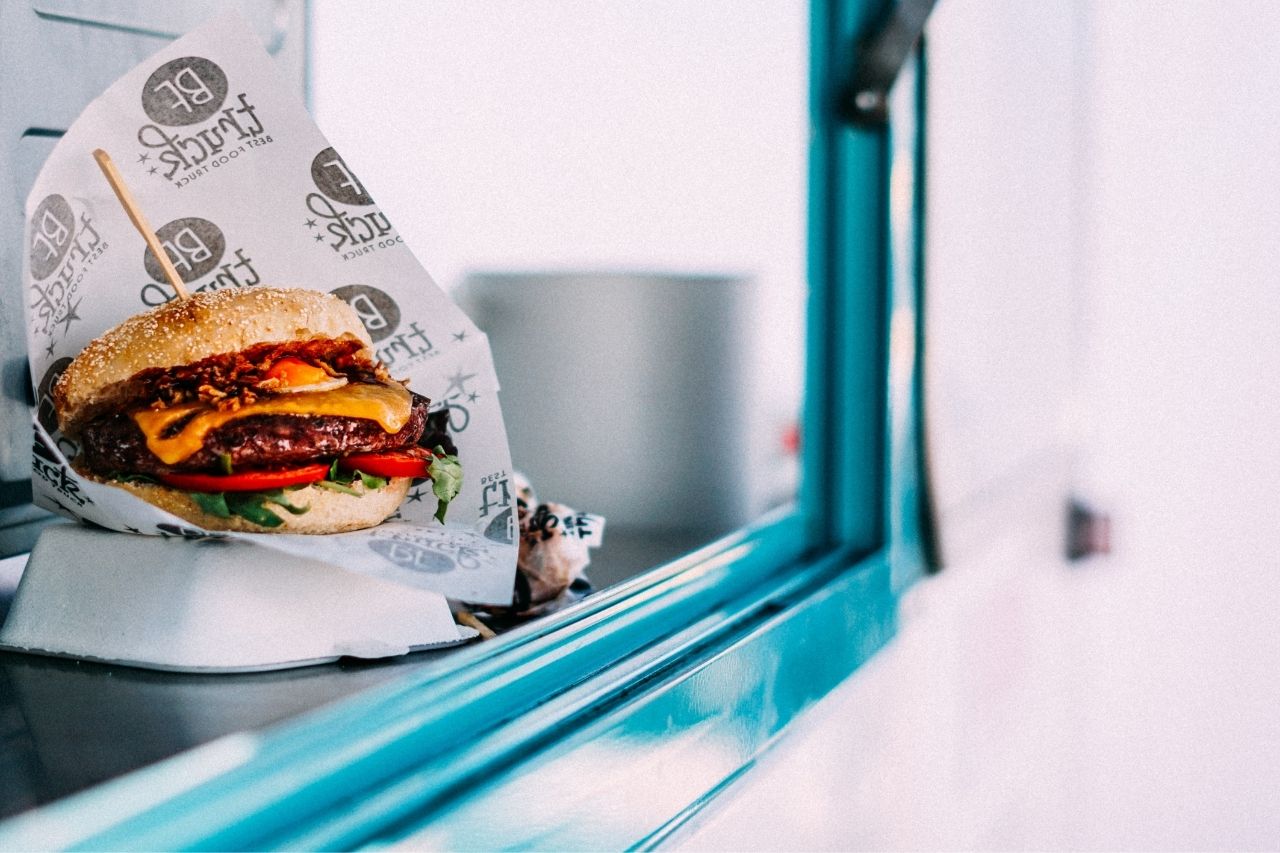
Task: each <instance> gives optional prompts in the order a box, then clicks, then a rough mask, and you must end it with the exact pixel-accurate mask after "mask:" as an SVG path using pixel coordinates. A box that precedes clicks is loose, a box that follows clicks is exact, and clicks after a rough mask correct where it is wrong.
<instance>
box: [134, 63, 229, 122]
mask: <svg viewBox="0 0 1280 853" xmlns="http://www.w3.org/2000/svg"><path fill="white" fill-rule="evenodd" d="M226 99H227V75H226V74H224V73H223V71H222V69H221V68H219V67H218V65H217V63H214V62H211V61H209V60H208V59H205V58H203V57H200V56H184V57H182V58H181V59H173V60H170V61H169V62H166V63H165V64H164V65H161V66H160V67H159V68H157V69H156V70H155V71H154V72H153V73H152V75H151V76H150V77H148V78H147V82H146V83H144V84H143V86H142V111H143V112H145V113H146V114H147V117H148V118H150V119H151V120H152V121H154V122H155V123H156V124H163V125H165V126H167V127H186V126H187V125H189V124H199V123H200V122H202V121H207V120H209V119H210V118H212V117H213V114H214V113H216V112H217V111H218V110H219V108H221V107H222V104H223V102H224V101H226Z"/></svg>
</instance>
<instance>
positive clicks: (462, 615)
mask: <svg viewBox="0 0 1280 853" xmlns="http://www.w3.org/2000/svg"><path fill="white" fill-rule="evenodd" d="M453 619H454V621H455V622H457V623H458V624H459V625H466V626H467V627H468V628H475V629H476V631H478V632H479V634H480V639H481V640H492V639H493V638H494V637H496V636H498V635H497V634H495V633H494V631H493V629H492V628H490V627H489V626H488V625H486V624H484V623H483V622H481V621H480V619H479V618H478V617H477V616H476V615H475V614H474V613H472V612H471V611H470V610H464V609H462V608H458V609H457V610H455V611H453Z"/></svg>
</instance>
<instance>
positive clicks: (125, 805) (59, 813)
mask: <svg viewBox="0 0 1280 853" xmlns="http://www.w3.org/2000/svg"><path fill="white" fill-rule="evenodd" d="M258 747H259V738H258V737H257V736H256V735H251V734H247V733H242V734H234V735H227V736H226V737H222V738H219V739H218V740H215V741H211V742H210V743H206V744H204V745H203V746H199V747H196V748H195V749H193V750H190V751H189V752H186V753H183V754H182V755H179V756H175V757H174V758H171V759H168V760H166V761H162V762H160V763H159V764H155V765H152V766H151V767H148V768H145V769H143V770H140V771H138V772H136V773H133V774H132V775H129V776H125V777H123V778H121V779H117V780H116V781H114V782H109V783H106V784H105V785H103V786H100V787H98V788H94V789H92V790H89V791H86V792H85V793H83V794H79V795H75V796H71V797H67V798H66V799H62V800H59V801H57V802H55V803H53V804H51V805H48V806H45V807H44V808H43V809H40V810H39V811H36V812H31V813H29V814H26V815H22V816H20V817H17V818H14V819H13V820H12V821H10V822H9V823H8V824H6V825H5V833H4V836H3V842H2V843H0V846H3V848H4V849H6V850H61V849H65V848H67V847H70V846H71V845H73V844H75V843H77V842H82V841H83V839H85V838H86V837H89V836H91V835H93V834H95V833H97V832H100V831H103V830H105V829H107V828H109V827H111V826H113V825H114V824H115V823H116V822H117V821H118V820H119V819H120V816H121V815H123V814H138V813H140V812H142V811H145V810H147V809H150V808H153V807H155V806H158V805H160V804H161V803H164V802H166V801H168V800H171V799H172V798H173V797H175V796H178V795H180V794H182V793H185V792H187V791H191V790H194V789H195V788H197V787H199V786H200V785H203V784H204V783H205V782H208V781H210V780H212V779H216V778H217V777H218V776H220V775H222V774H223V773H226V772H227V771H229V770H232V769H234V768H236V767H239V766H241V765H243V764H245V763H246V762H248V761H250V760H251V759H252V758H253V757H254V756H255V755H257V752H258ZM89 799H92V801H93V803H94V807H93V808H84V803H85V802H87V801H88V800H89Z"/></svg>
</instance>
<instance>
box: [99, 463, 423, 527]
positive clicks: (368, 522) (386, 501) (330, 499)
mask: <svg viewBox="0 0 1280 853" xmlns="http://www.w3.org/2000/svg"><path fill="white" fill-rule="evenodd" d="M88 476H90V477H91V478H92V479H94V480H97V481H98V482H100V483H106V484H107V485H109V486H115V487H116V488H120V489H124V490H126V491H129V492H133V493H134V494H135V495H137V496H138V497H140V498H142V499H143V500H144V501H146V502H147V503H149V504H154V505H155V506H158V507H160V509H162V510H164V511H165V512H170V513H173V514H174V515H176V516H178V517H179V518H183V519H186V520H187V521H189V522H191V523H192V524H196V525H199V526H200V527H203V528H204V529H205V530H234V531H238V532H241V533H342V532H344V531H347V530H363V529H364V528H366V527H375V526H377V525H379V524H381V523H382V522H383V521H385V520H386V519H387V517H388V516H390V515H392V514H393V513H394V512H395V511H396V509H398V508H399V506H400V503H401V502H402V501H403V500H404V498H405V495H407V494H408V493H409V485H410V484H411V483H412V482H413V480H412V479H410V478H409V477H392V478H391V479H390V480H389V481H388V482H387V485H385V486H383V487H382V488H381V489H374V490H367V489H365V487H364V485H363V484H362V483H361V482H360V480H359V478H357V479H356V480H355V481H354V482H353V483H352V484H351V488H353V489H355V490H356V491H357V492H360V495H359V496H358V497H357V496H356V495H348V494H345V493H343V492H337V491H333V490H331V489H324V488H321V487H319V486H314V485H311V486H304V487H302V488H301V489H298V490H297V491H292V492H290V491H286V492H285V494H286V495H287V496H288V498H289V502H290V503H291V504H293V505H294V506H298V507H303V506H305V507H309V509H308V510H307V511H306V512H305V513H303V514H302V515H294V514H293V513H291V512H289V511H288V510H286V509H285V508H284V507H280V506H275V505H274V504H271V503H267V504H266V506H267V508H268V509H269V510H270V511H272V512H274V513H275V514H276V515H278V516H280V519H281V520H282V521H283V522H284V524H281V525H280V526H279V527H262V526H261V525H258V524H254V523H253V522H252V521H248V520H247V519H243V518H240V517H239V516H234V515H233V516H232V517H231V518H221V517H219V516H216V515H213V514H211V513H207V512H205V511H204V510H202V509H201V508H200V506H199V505H198V504H197V503H196V502H195V501H193V500H192V499H191V495H190V494H189V493H187V492H184V491H181V490H180V489H171V488H169V487H168V486H162V485H159V484H157V483H125V482H122V481H120V480H106V479H102V478H99V477H94V476H93V475H88Z"/></svg>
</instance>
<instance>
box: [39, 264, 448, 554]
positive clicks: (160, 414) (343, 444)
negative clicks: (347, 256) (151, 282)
mask: <svg viewBox="0 0 1280 853" xmlns="http://www.w3.org/2000/svg"><path fill="white" fill-rule="evenodd" d="M428 404H429V401H428V400H427V399H426V398H425V397H422V396H420V395H417V394H413V393H411V392H410V391H409V389H408V388H407V387H406V385H405V383H403V382H399V381H397V380H395V379H392V378H391V377H390V375H389V374H388V373H387V370H386V367H385V366H384V365H383V364H382V363H381V362H379V361H378V360H377V358H376V356H375V354H374V351H373V346H372V341H371V340H370V338H369V334H368V332H367V331H365V328H364V325H363V324H362V323H361V322H360V318H359V317H358V316H357V315H356V313H355V311H354V310H353V309H352V308H351V307H350V306H349V305H347V303H345V302H343V301H342V300H341V299H338V298H337V297H335V296H332V295H330V294H326V293H321V292H319V291H313V290H302V289H286V288H270V287H252V288H231V289H223V290H217V291H212V292H208V293H198V294H195V295H193V296H191V297H190V298H188V299H180V300H175V301H173V302H169V303H166V304H164V305H162V306H160V307H157V308H155V309H152V310H151V311H148V312H146V313H143V314H139V315H136V316H134V317H131V318H129V319H128V320H125V321H124V322H123V323H121V324H120V325H118V326H116V327H115V328H113V329H111V330H110V331H108V332H107V333H106V334H104V335H103V336H102V337H100V338H97V339H96V340H94V341H92V342H91V343H90V344H89V345H88V346H87V347H85V349H84V351H83V352H81V353H80V355H79V356H77V357H76V358H75V359H74V360H73V361H72V362H71V364H70V365H68V366H67V368H66V370H65V371H64V372H63V373H62V375H61V376H60V377H59V379H58V381H57V383H56V384H55V385H54V388H53V405H54V410H55V412H56V414H57V418H58V427H59V429H60V430H61V431H62V432H63V434H65V435H66V436H68V437H70V438H72V439H74V440H76V441H77V442H78V443H79V445H80V455H79V456H78V457H77V458H76V459H75V460H74V462H73V465H74V467H75V468H76V470H77V471H78V472H79V473H80V474H81V475H83V476H86V477H89V478H91V479H94V480H97V481H100V482H104V483H109V484H111V485H113V486H118V487H120V488H122V489H127V490H128V491H130V492H132V493H134V494H135V495H137V496H138V497H140V498H142V499H143V500H146V501H148V502H150V503H152V504H154V505H156V506H158V507H160V508H162V509H164V510H167V511H168V512H170V513H173V514H174V515H177V516H179V517H181V518H184V519H186V520H187V521H190V522H192V523H194V524H197V525H199V526H201V527H203V528H205V529H208V530H238V531H248V532H257V533H262V532H285V533H335V532H340V531H345V530H358V529H361V528H365V527H372V526H374V525H377V524H380V523H381V522H382V521H384V520H385V519H386V518H387V517H388V516H390V515H392V514H393V513H394V512H395V511H396V509H397V508H398V507H399V505H400V502H401V501H402V500H404V498H405V496H406V494H407V493H408V491H409V488H410V486H411V485H412V484H413V483H414V482H415V481H418V480H424V479H430V480H431V481H432V483H431V489H432V491H433V492H434V494H435V496H436V498H437V501H438V509H437V513H436V517H437V518H438V519H440V520H441V521H443V520H444V511H445V509H446V507H447V506H448V503H449V501H450V500H451V499H452V498H453V497H454V496H455V495H456V494H457V491H458V488H459V486H460V484H461V468H460V467H459V465H458V461H457V457H456V455H454V448H453V447H452V444H451V443H450V442H449V441H448V438H447V435H442V434H440V433H439V431H438V430H429V429H428V414H427V407H428ZM426 441H429V442H431V443H430V444H429V445H428V446H423V444H424V442H426Z"/></svg>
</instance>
